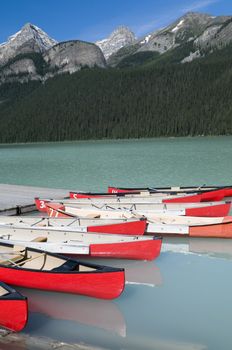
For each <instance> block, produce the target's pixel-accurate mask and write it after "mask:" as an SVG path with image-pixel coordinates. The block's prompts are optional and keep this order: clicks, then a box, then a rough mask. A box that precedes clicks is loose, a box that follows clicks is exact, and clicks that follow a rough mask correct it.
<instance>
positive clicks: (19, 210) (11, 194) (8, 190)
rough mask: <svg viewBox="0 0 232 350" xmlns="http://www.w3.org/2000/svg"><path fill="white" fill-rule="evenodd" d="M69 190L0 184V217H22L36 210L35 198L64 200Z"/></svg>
mask: <svg viewBox="0 0 232 350" xmlns="http://www.w3.org/2000/svg"><path fill="white" fill-rule="evenodd" d="M68 193H69V190H65V189H56V188H45V187H33V186H19V185H8V184H0V215H20V214H23V213H30V212H32V211H34V210H35V209H36V207H35V203H34V198H35V197H43V198H54V199H56V198H57V199H58V198H64V197H67V195H68Z"/></svg>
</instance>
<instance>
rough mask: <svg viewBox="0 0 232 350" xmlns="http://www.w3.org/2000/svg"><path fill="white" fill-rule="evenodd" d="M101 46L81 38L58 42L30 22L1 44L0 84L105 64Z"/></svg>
mask: <svg viewBox="0 0 232 350" xmlns="http://www.w3.org/2000/svg"><path fill="white" fill-rule="evenodd" d="M105 65H106V62H105V58H104V56H103V53H102V51H101V50H100V48H99V47H98V46H96V45H95V44H92V43H87V42H83V41H79V40H71V41H68V42H62V43H58V42H57V41H56V40H54V39H52V38H51V37H50V36H48V34H46V33H45V32H44V31H43V30H42V29H40V28H38V27H37V26H35V25H33V24H30V23H27V24H25V25H24V26H23V27H22V29H21V30H20V31H18V32H17V33H15V34H14V35H12V36H10V37H9V39H8V41H7V42H5V43H3V44H1V45H0V83H4V82H14V81H15V80H18V81H20V82H26V81H28V80H32V79H33V80H46V79H47V78H50V77H53V76H54V75H57V74H61V73H64V72H66V73H68V72H69V73H74V72H76V71H77V70H79V69H81V67H83V66H88V67H94V66H98V67H105Z"/></svg>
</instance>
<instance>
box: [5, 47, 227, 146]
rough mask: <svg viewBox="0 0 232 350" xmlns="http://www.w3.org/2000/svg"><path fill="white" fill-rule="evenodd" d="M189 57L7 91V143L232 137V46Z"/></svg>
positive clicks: (147, 58)
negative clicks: (199, 136)
mask: <svg viewBox="0 0 232 350" xmlns="http://www.w3.org/2000/svg"><path fill="white" fill-rule="evenodd" d="M184 51H185V47H183V48H181V49H177V50H173V51H172V53H168V52H167V53H166V54H164V55H162V59H159V55H156V54H154V55H152V54H147V53H144V55H143V54H142V53H141V54H139V55H138V56H135V57H132V60H131V61H130V60H129V59H127V60H126V61H125V62H124V63H123V61H122V62H121V63H120V68H119V67H118V68H108V69H101V68H92V69H87V68H86V69H82V70H81V71H79V72H77V73H75V74H72V75H70V74H65V75H60V76H56V77H55V78H53V79H50V80H47V81H46V82H44V83H41V82H38V81H37V82H34V83H33V82H30V83H27V84H20V83H14V84H13V83H12V84H7V85H2V86H1V87H0V101H1V104H0V142H31V141H33V142H34V141H63V140H82V139H102V138H139V137H154V136H186V135H192V136H193V135H219V134H222V135H227V134H231V133H232V60H231V57H232V46H231V45H228V46H227V47H226V48H224V49H221V50H217V51H215V52H214V53H212V54H209V55H208V56H207V57H206V58H199V59H195V60H194V61H193V62H190V63H185V64H182V63H179V62H180V58H181V57H182V56H183V57H185V52H184Z"/></svg>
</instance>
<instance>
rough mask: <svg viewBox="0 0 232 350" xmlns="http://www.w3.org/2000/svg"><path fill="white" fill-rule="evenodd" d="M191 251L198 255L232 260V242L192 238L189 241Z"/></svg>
mask: <svg viewBox="0 0 232 350" xmlns="http://www.w3.org/2000/svg"><path fill="white" fill-rule="evenodd" d="M189 251H190V252H193V253H197V254H207V255H211V256H214V255H215V256H218V257H220V256H221V257H223V258H225V257H226V258H232V241H231V240H224V239H215V238H211V239H198V238H192V239H190V240H189Z"/></svg>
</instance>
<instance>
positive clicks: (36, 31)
mask: <svg viewBox="0 0 232 350" xmlns="http://www.w3.org/2000/svg"><path fill="white" fill-rule="evenodd" d="M55 44H57V41H56V40H54V39H52V38H50V37H49V36H48V35H47V34H46V33H45V32H44V31H43V30H42V29H40V28H38V27H36V26H35V25H33V24H31V23H27V24H25V25H24V26H23V27H22V29H21V30H20V31H18V32H17V33H15V34H14V35H12V36H10V37H9V39H8V41H7V42H5V43H3V44H1V45H0V64H1V65H2V64H4V63H6V62H7V61H8V60H9V59H10V58H12V57H14V56H16V55H19V54H24V53H29V52H41V53H43V52H45V51H46V50H48V49H50V48H51V47H52V46H54V45H55Z"/></svg>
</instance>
